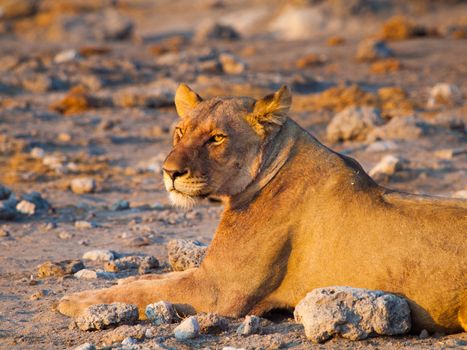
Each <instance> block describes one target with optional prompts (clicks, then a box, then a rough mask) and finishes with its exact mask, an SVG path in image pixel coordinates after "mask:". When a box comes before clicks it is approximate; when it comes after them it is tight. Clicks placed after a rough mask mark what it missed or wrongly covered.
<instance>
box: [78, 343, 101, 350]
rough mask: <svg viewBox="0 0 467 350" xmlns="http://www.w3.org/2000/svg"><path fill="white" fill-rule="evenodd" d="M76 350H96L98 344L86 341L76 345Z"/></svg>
mask: <svg viewBox="0 0 467 350" xmlns="http://www.w3.org/2000/svg"><path fill="white" fill-rule="evenodd" d="M74 350H96V346H95V345H94V344H91V343H84V344H81V345H80V346H78V347H76V348H75V349H74Z"/></svg>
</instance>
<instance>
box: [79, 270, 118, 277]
mask: <svg viewBox="0 0 467 350" xmlns="http://www.w3.org/2000/svg"><path fill="white" fill-rule="evenodd" d="M74 276H75V277H76V278H78V279H82V280H92V279H97V278H102V279H113V278H114V277H115V275H114V273H112V272H106V271H102V270H100V271H99V270H97V271H94V270H90V269H82V270H79V271H78V272H76V273H75V274H74Z"/></svg>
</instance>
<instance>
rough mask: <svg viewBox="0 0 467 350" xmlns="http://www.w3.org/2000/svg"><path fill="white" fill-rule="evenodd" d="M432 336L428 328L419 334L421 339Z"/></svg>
mask: <svg viewBox="0 0 467 350" xmlns="http://www.w3.org/2000/svg"><path fill="white" fill-rule="evenodd" d="M429 336H430V333H428V331H427V330H426V329H423V330H422V331H421V332H420V335H419V336H418V337H419V338H420V339H426V338H428V337H429Z"/></svg>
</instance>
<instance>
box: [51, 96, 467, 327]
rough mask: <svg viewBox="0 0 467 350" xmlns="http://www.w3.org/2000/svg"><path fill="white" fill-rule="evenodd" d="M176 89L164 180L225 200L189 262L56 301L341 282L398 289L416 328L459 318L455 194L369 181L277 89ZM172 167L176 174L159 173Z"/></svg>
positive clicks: (245, 304)
mask: <svg viewBox="0 0 467 350" xmlns="http://www.w3.org/2000/svg"><path fill="white" fill-rule="evenodd" d="M187 89H189V88H188V87H186V88H185V87H183V88H182V91H181V93H180V94H179V93H177V97H176V101H178V102H177V110H178V109H179V108H178V105H179V104H180V103H181V104H182V105H183V106H185V107H186V106H191V109H186V108H185V109H183V112H182V114H183V115H182V119H181V121H180V123H179V125H178V127H179V128H180V132H179V135H178V136H177V135H174V147H173V149H172V151H171V153H170V154H169V156H168V157H167V159H166V161H165V163H164V169H165V171H166V174H165V176H164V182H165V184H166V187H167V189H168V191H169V192H170V193H173V195H174V198H175V202H177V201H178V199H176V198H178V197H180V198H185V199H187V198H189V199H191V200H192V201H194V200H196V199H199V198H202V197H206V196H209V195H217V196H221V197H222V198H223V200H224V202H225V210H224V213H223V215H222V219H221V222H220V224H219V227H218V228H217V231H216V233H215V235H214V239H213V241H212V243H211V245H210V247H209V249H208V252H207V255H206V257H205V259H204V261H203V263H202V265H201V267H200V268H198V269H193V270H189V271H185V272H181V273H172V274H170V275H167V276H165V275H162V276H145V277H144V278H142V279H140V280H134V279H133V280H131V281H126V282H127V283H124V284H121V285H118V286H115V287H112V288H108V289H103V290H97V291H96V290H92V291H86V292H82V293H78V294H73V295H70V296H67V297H65V298H63V299H62V301H61V303H60V305H59V310H60V312H62V313H64V314H66V315H70V316H75V315H78V314H80V313H81V312H82V311H83V309H84V308H85V307H87V306H89V305H91V304H95V303H109V302H113V301H122V302H128V303H133V304H137V305H138V307H139V308H140V312H141V315H142V317H143V313H144V308H145V306H146V305H147V304H149V303H152V302H155V301H159V300H166V301H170V302H172V303H176V304H178V306H179V308H180V309H182V310H184V311H185V312H194V311H197V312H200V311H204V312H216V313H219V314H222V315H227V316H242V315H245V314H248V313H250V314H262V313H264V312H266V311H268V310H270V309H273V308H293V307H294V306H295V305H296V304H297V303H298V302H299V301H300V300H301V299H302V298H303V297H304V296H305V295H306V294H307V293H308V292H309V291H311V290H312V289H314V288H318V287H325V286H331V285H333V286H334V285H341V286H352V287H358V288H368V289H380V290H385V291H388V292H392V293H396V294H399V295H402V296H404V297H406V298H407V300H408V301H409V303H410V306H411V311H412V319H413V328H414V330H415V331H419V330H421V329H423V328H425V329H427V330H429V331H443V332H458V331H462V329H464V330H467V282H466V275H467V261H466V256H467V255H466V253H467V250H466V242H467V240H466V233H467V202H466V201H463V200H454V199H440V198H433V197H422V196H415V195H409V194H403V193H400V192H396V191H392V190H388V189H386V188H383V187H381V186H378V185H377V184H376V183H375V182H373V180H372V179H371V178H370V177H369V176H368V175H367V174H366V173H365V172H364V170H363V169H362V167H361V166H360V165H359V164H358V163H357V162H356V161H355V160H353V159H351V158H348V157H346V156H343V155H340V154H338V153H335V152H333V151H331V150H330V149H328V148H326V147H325V146H323V145H322V144H320V143H319V142H318V141H317V140H316V139H315V138H313V136H311V135H310V134H308V133H307V132H306V131H304V130H303V129H301V128H300V127H299V126H298V125H297V124H295V123H294V122H293V121H292V120H291V119H289V118H287V117H285V115H286V110H287V108H288V106H289V105H290V98H287V95H289V96H290V93H289V92H288V90H287V89H286V88H283V89H281V90H280V91H278V92H277V93H276V94H274V95H271V96H268V97H266V98H265V99H263V100H260V101H255V100H253V99H251V98H215V99H210V100H206V101H201V99H200V98H199V99H198V98H196V101H197V102H196V103H195V104H193V103H186V102H187V101H186V100H188V101H192V100H193V96H194V95H193V94H194V93H193V94H192V93H191V90H187ZM195 95H196V94H195ZM196 96H197V95H196ZM284 101H285V102H284ZM284 106H286V107H284ZM221 134H223V135H225V136H226V137H225V138H220V137H217V138H216V140H217V139H219V140H221V141H220V143H219V144H215V143H213V142H212V141H210V140H212V139H213V135H221ZM180 135H181V136H180ZM174 170H178V171H180V174H183V175H180V176H178V177H176V178H175V180H172V179H171V177H170V176H169V175H168V172H170V171H172V172H173V171H174ZM177 196H178V197H177ZM182 202H183V203H181V204H183V205H185V202H184V200H182Z"/></svg>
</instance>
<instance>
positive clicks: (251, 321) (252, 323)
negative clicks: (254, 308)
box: [237, 315, 261, 335]
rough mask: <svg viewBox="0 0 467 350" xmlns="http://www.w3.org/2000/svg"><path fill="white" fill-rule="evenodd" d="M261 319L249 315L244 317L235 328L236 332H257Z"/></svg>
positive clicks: (244, 333)
mask: <svg viewBox="0 0 467 350" xmlns="http://www.w3.org/2000/svg"><path fill="white" fill-rule="evenodd" d="M260 321H261V319H260V318H259V317H258V316H254V315H249V316H246V317H245V320H244V321H243V322H242V324H241V325H240V326H239V327H238V328H237V334H241V335H250V334H255V333H258V330H259V323H260Z"/></svg>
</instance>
